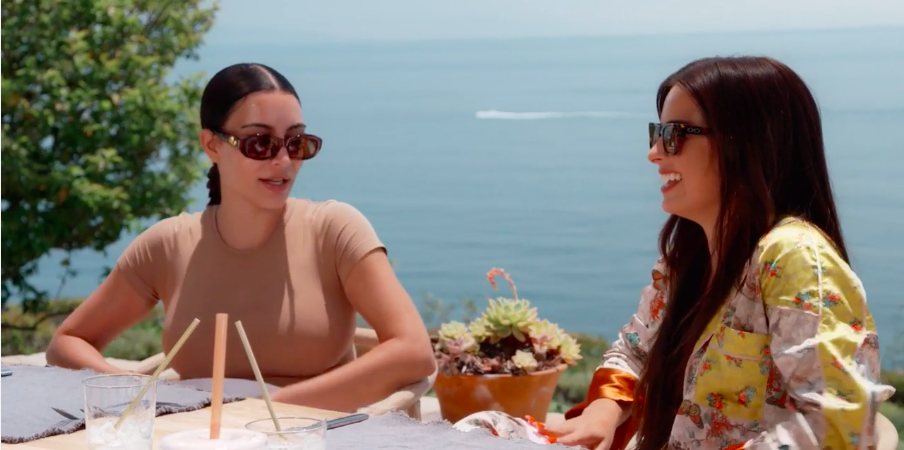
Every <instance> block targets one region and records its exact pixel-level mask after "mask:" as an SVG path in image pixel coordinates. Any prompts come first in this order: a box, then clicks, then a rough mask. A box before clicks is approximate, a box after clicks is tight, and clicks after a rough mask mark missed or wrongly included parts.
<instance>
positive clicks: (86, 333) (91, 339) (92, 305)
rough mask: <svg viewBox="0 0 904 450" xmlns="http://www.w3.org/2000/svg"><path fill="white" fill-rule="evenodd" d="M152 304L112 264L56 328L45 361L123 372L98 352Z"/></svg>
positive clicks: (107, 371)
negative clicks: (88, 294)
mask: <svg viewBox="0 0 904 450" xmlns="http://www.w3.org/2000/svg"><path fill="white" fill-rule="evenodd" d="M153 308H154V305H153V303H149V302H148V301H147V300H145V299H143V298H141V296H139V295H138V294H137V293H136V292H135V289H133V288H132V286H131V285H130V284H129V282H128V281H126V279H125V277H123V276H122V274H121V272H120V269H119V268H118V267H114V269H113V271H112V272H110V274H109V275H108V276H107V277H106V279H104V281H103V283H101V285H100V287H98V289H97V290H96V291H94V293H92V294H91V295H90V296H88V299H87V300H85V302H84V303H82V304H81V305H79V306H78V308H76V309H75V311H74V312H73V313H72V314H70V315H69V317H67V318H66V320H64V321H63V323H62V325H60V327H59V328H57V330H56V332H55V333H54V335H53V339H51V341H50V346H49V347H48V349H47V362H48V363H49V364H52V365H55V366H60V367H66V368H70V369H83V368H87V369H93V370H95V371H98V372H103V373H127V372H128V371H127V370H124V369H121V368H118V367H116V366H114V365H112V364H110V363H108V362H107V361H106V360H105V359H104V357H103V355H101V352H102V351H103V349H104V348H106V346H107V345H109V344H110V342H112V341H113V340H114V339H116V337H117V336H119V335H120V334H122V333H123V332H124V331H125V330H127V329H129V328H130V327H131V326H132V325H135V324H136V323H138V322H139V321H141V319H143V318H144V317H145V316H147V315H148V313H150V312H151V310H152V309H153Z"/></svg>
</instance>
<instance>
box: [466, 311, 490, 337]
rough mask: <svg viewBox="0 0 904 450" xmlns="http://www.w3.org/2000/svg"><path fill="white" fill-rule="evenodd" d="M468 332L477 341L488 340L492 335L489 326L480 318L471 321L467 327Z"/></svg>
mask: <svg viewBox="0 0 904 450" xmlns="http://www.w3.org/2000/svg"><path fill="white" fill-rule="evenodd" d="M468 330H469V331H470V332H471V336H473V337H474V339H476V340H478V341H486V340H489V338H490V336H491V335H492V330H491V329H490V326H489V324H488V323H487V321H486V319H484V318H483V317H482V316H481V317H478V318H476V319H474V320H473V321H471V324H470V325H468Z"/></svg>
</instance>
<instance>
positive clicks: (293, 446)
mask: <svg viewBox="0 0 904 450" xmlns="http://www.w3.org/2000/svg"><path fill="white" fill-rule="evenodd" d="M277 420H279V426H280V428H282V431H276V426H274V425H273V419H270V418H267V419H260V420H255V421H253V422H249V423H248V424H246V425H245V428H247V429H249V430H254V431H259V432H261V433H264V434H266V435H267V449H268V450H326V421H324V420H321V419H314V418H310V417H279V418H277Z"/></svg>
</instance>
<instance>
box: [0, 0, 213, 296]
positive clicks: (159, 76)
mask: <svg viewBox="0 0 904 450" xmlns="http://www.w3.org/2000/svg"><path fill="white" fill-rule="evenodd" d="M207 3H208V2H206V1H203V0H182V1H178V2H177V1H170V0H79V1H64V2H60V1H51V0H9V1H4V2H2V14H3V16H2V33H3V35H4V36H6V37H7V39H3V40H2V52H3V55H2V58H3V59H2V110H3V129H2V132H3V136H2V146H3V148H2V164H0V166H2V196H3V197H2V198H3V214H2V227H3V229H5V230H6V234H4V235H3V237H2V251H3V256H4V258H3V260H2V282H3V297H2V301H3V306H6V304H7V301H8V300H9V298H10V297H11V296H14V295H21V296H22V298H23V299H24V300H26V301H25V303H24V305H25V308H26V309H28V310H37V309H38V308H39V307H41V305H42V303H43V302H42V300H44V299H46V298H47V295H48V293H47V292H42V291H39V290H38V289H36V288H35V287H34V286H32V285H31V284H30V283H29V282H28V277H29V276H30V275H32V274H34V273H35V270H36V262H37V260H38V259H39V258H40V257H42V256H43V255H45V254H47V253H48V252H50V251H51V250H54V249H58V250H62V251H65V252H71V251H73V250H78V249H93V250H97V251H102V250H103V249H104V248H106V247H107V246H108V245H110V244H112V243H113V242H115V241H116V240H118V239H119V237H120V235H121V234H122V232H123V231H125V230H136V229H137V228H138V226H139V222H140V221H141V220H142V219H148V218H159V217H166V216H170V215H174V214H177V213H179V212H181V211H184V210H185V209H186V207H187V206H188V204H189V197H188V192H189V188H190V187H191V186H193V185H194V184H196V183H197V181H198V180H199V179H200V177H201V175H202V172H201V169H202V165H201V164H202V163H201V161H200V158H199V156H200V153H201V149H200V148H199V146H197V145H195V139H196V138H197V132H198V121H197V108H198V104H199V102H200V98H201V93H202V88H203V86H202V85H201V83H200V74H199V75H196V76H194V77H190V78H185V79H182V80H179V81H178V82H175V83H169V82H167V78H168V77H169V76H170V73H171V71H172V68H173V66H174V64H175V63H176V62H177V61H179V60H180V59H183V58H189V59H196V58H197V54H196V49H197V48H198V46H199V45H200V44H201V41H202V37H203V36H204V34H205V33H206V32H207V31H208V29H209V28H210V27H211V25H212V23H213V18H214V13H215V11H216V8H217V6H216V4H214V5H213V6H211V7H207V6H206V4H207ZM63 265H64V267H67V269H68V267H69V265H70V261H69V259H68V258H67V259H66V260H64V262H63ZM71 273H72V272H70V274H71Z"/></svg>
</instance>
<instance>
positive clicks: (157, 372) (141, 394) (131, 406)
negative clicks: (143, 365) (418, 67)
mask: <svg viewBox="0 0 904 450" xmlns="http://www.w3.org/2000/svg"><path fill="white" fill-rule="evenodd" d="M199 323H201V321H200V320H198V319H197V318H195V320H192V321H191V323H190V324H189V325H188V328H186V329H185V332H183V333H182V337H180V338H179V340H178V341H176V345H174V346H173V349H172V350H170V352H169V353H167V354H166V358H164V359H163V362H162V363H160V365H159V366H157V370H155V371H154V374H153V375H151V381H148V384H146V385H145V386H144V387H143V388H142V389H141V392H139V393H138V397H135V400H132V403H130V404H129V406H128V408H126V410H125V411H123V412H122V415H120V416H119V420H117V421H116V424H115V425H114V426H113V428H115V429H119V426H120V425H122V422H123V421H124V420H125V418H126V416H128V415H129V414H130V413H131V412H132V410H134V409H135V408H137V407H138V403H139V402H141V399H142V398H144V394H147V392H148V389H150V388H151V385H152V384H154V383H156V382H157V377H159V376H160V374H161V373H162V372H163V371H164V370H166V366H168V365H169V363H170V361H172V360H173V358H174V357H175V356H176V353H179V349H180V348H182V344H184V343H185V341H186V340H188V337H189V336H191V334H192V332H193V331H195V328H197V327H198V324H199Z"/></svg>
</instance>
